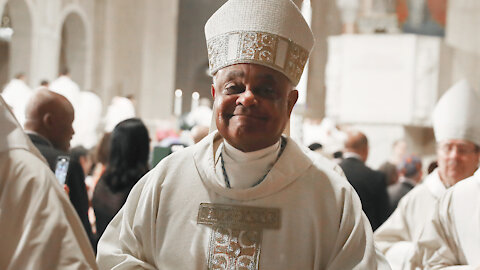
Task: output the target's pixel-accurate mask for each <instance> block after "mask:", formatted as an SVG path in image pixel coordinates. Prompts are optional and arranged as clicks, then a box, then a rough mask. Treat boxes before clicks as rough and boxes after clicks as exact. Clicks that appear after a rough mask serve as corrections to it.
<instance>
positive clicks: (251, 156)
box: [223, 140, 280, 162]
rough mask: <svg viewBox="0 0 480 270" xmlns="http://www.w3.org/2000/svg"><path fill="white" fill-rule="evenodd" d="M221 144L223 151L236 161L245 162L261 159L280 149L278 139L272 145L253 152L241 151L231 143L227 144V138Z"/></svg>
mask: <svg viewBox="0 0 480 270" xmlns="http://www.w3.org/2000/svg"><path fill="white" fill-rule="evenodd" d="M223 145H224V153H225V154H226V155H227V156H228V157H230V158H231V159H232V160H233V161H236V162H245V161H253V160H257V159H261V158H263V157H265V156H267V155H270V154H273V153H275V152H278V151H279V150H280V141H278V142H277V143H275V144H274V145H271V146H268V147H265V148H263V149H260V150H257V151H253V152H243V151H242V150H239V149H237V148H235V147H234V146H233V145H231V144H229V143H228V142H227V140H224V141H223Z"/></svg>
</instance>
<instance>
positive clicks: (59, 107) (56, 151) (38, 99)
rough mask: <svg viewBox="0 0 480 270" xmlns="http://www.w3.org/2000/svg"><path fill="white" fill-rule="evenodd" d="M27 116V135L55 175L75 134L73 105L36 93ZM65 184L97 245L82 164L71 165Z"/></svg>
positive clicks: (46, 93)
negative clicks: (59, 158)
mask: <svg viewBox="0 0 480 270" xmlns="http://www.w3.org/2000/svg"><path fill="white" fill-rule="evenodd" d="M25 116H26V122H25V132H26V133H27V134H28V136H29V137H30V140H32V142H33V144H34V145H35V146H36V147H37V148H38V150H39V151H40V153H41V154H42V155H43V156H44V157H45V159H46V160H47V162H48V165H49V166H50V169H51V170H52V171H55V166H56V163H57V158H58V157H59V156H68V151H69V148H70V140H71V139H72V136H73V134H74V130H73V127H72V123H73V119H74V110H73V106H72V104H71V103H70V102H69V101H68V100H67V99H66V98H65V97H64V96H62V95H59V94H57V93H54V92H52V91H49V90H47V89H46V88H42V89H39V90H37V91H36V92H35V94H34V95H33V96H32V97H31V99H30V100H29V102H28V103H27V107H26V114H25ZM65 184H66V186H67V187H68V190H69V197H70V201H71V203H72V205H73V207H74V208H75V210H76V211H77V214H78V216H79V217H80V220H81V221H82V224H83V227H84V228H85V231H86V232H87V235H88V237H89V238H90V241H91V243H94V236H93V233H92V229H91V226H90V222H89V220H88V195H87V189H86V186H85V175H84V173H83V169H82V167H81V165H80V164H79V163H77V162H74V161H71V162H70V164H69V167H68V171H67V176H66V181H65Z"/></svg>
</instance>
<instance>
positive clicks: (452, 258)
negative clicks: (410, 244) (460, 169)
mask: <svg viewBox="0 0 480 270" xmlns="http://www.w3.org/2000/svg"><path fill="white" fill-rule="evenodd" d="M479 213H480V176H479V175H478V174H475V175H474V176H472V177H470V178H468V179H466V180H464V181H462V182H460V183H458V184H457V185H455V186H454V187H453V188H451V189H449V190H448V191H447V192H446V193H445V195H444V196H443V197H442V198H441V199H440V201H439V203H438V208H437V209H436V211H435V213H434V215H433V218H432V221H431V222H429V223H428V224H427V225H426V227H425V230H424V231H423V233H422V235H421V236H420V240H419V241H418V251H417V252H418V254H419V256H418V258H417V259H423V260H424V261H423V264H424V265H425V268H426V269H458V270H460V269H465V270H466V269H480V256H479V254H480V229H479V228H480V215H479Z"/></svg>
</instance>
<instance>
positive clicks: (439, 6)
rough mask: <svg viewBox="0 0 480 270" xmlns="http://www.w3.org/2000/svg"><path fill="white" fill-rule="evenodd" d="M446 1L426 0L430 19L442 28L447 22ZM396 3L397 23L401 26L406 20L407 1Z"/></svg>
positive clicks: (401, 0) (400, 0) (398, 0)
mask: <svg viewBox="0 0 480 270" xmlns="http://www.w3.org/2000/svg"><path fill="white" fill-rule="evenodd" d="M447 1H448V0H427V6H428V10H429V12H430V15H431V17H432V19H433V20H434V21H435V22H436V23H438V24H439V25H441V26H443V27H445V25H446V22H447ZM396 2H397V7H396V8H397V17H398V22H399V23H400V24H403V23H404V22H405V21H406V20H407V18H408V0H397V1H396Z"/></svg>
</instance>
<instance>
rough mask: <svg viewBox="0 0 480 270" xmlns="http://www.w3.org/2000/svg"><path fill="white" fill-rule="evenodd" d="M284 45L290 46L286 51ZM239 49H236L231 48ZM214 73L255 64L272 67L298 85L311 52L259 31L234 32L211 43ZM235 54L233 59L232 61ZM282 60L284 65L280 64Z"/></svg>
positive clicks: (210, 55)
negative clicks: (231, 67) (236, 66)
mask: <svg viewBox="0 0 480 270" xmlns="http://www.w3.org/2000/svg"><path fill="white" fill-rule="evenodd" d="M238 37H240V38H239V40H238V42H229V40H230V39H231V38H238ZM280 43H286V44H288V47H287V49H286V50H285V49H284V48H283V47H282V46H279V44H280ZM229 46H236V48H228V47H229ZM207 49H208V61H209V67H210V73H211V74H212V75H213V74H215V73H216V72H217V71H218V70H219V69H221V68H224V67H226V66H230V65H233V64H238V63H254V64H261V65H265V66H268V67H271V68H273V69H275V70H278V71H280V72H282V73H283V74H284V75H285V76H287V77H288V78H289V79H290V80H291V81H292V82H293V83H294V84H297V83H298V81H299V80H300V77H301V75H302V72H303V69H304V67H305V64H306V63H307V60H308V55H309V52H308V50H306V49H304V48H303V47H301V46H300V45H298V44H296V43H295V42H293V41H292V40H290V39H286V38H284V37H281V36H278V35H275V34H271V33H265V32H257V31H234V32H229V33H225V34H222V35H218V36H216V37H213V38H210V39H209V40H208V41H207ZM230 51H235V52H236V55H235V56H234V57H233V58H229V57H228V53H229V52H230ZM278 59H280V60H281V61H277V60H278Z"/></svg>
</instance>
